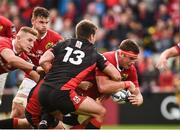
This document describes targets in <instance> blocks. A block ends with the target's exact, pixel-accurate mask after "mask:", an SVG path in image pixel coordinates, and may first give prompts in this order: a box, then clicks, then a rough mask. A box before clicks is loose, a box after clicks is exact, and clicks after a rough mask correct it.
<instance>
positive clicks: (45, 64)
mask: <svg viewBox="0 0 180 130" xmlns="http://www.w3.org/2000/svg"><path fill="white" fill-rule="evenodd" d="M53 59H54V54H53V53H52V52H51V49H49V50H47V51H46V52H45V53H44V54H43V55H42V56H41V58H40V60H39V65H40V66H41V67H42V68H43V69H44V71H45V72H46V73H47V72H48V71H49V69H50V68H51V67H52V64H51V62H52V60H53Z"/></svg>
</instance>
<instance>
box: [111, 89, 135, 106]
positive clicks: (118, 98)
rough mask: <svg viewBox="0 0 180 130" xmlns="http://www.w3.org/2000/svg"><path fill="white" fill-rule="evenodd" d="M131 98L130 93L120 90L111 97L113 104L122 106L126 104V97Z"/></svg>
mask: <svg viewBox="0 0 180 130" xmlns="http://www.w3.org/2000/svg"><path fill="white" fill-rule="evenodd" d="M129 96H131V92H130V91H129V90H120V91H118V92H116V93H114V94H112V95H111V98H112V100H113V101H114V102H117V103H119V104H124V103H126V102H128V101H129V100H128V97H129Z"/></svg>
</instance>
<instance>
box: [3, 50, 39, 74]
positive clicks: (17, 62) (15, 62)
mask: <svg viewBox="0 0 180 130" xmlns="http://www.w3.org/2000/svg"><path fill="white" fill-rule="evenodd" d="M0 54H1V56H2V57H3V58H4V59H5V60H6V62H7V63H8V65H10V66H12V67H14V68H19V69H22V70H24V71H28V70H37V67H35V66H34V65H33V64H31V63H28V62H26V61H25V60H24V59H22V58H20V57H18V56H16V55H15V54H14V52H13V51H12V50H11V49H9V48H5V49H3V50H2V51H1V53H0Z"/></svg>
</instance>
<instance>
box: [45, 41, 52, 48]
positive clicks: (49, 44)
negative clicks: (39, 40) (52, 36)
mask: <svg viewBox="0 0 180 130" xmlns="http://www.w3.org/2000/svg"><path fill="white" fill-rule="evenodd" d="M52 47H53V42H48V43H47V44H46V46H45V48H46V49H49V48H52Z"/></svg>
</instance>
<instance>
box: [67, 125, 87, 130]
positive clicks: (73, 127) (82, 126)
mask: <svg viewBox="0 0 180 130" xmlns="http://www.w3.org/2000/svg"><path fill="white" fill-rule="evenodd" d="M84 128H85V126H84V125H82V124H80V125H75V126H72V127H71V128H70V129H84Z"/></svg>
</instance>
